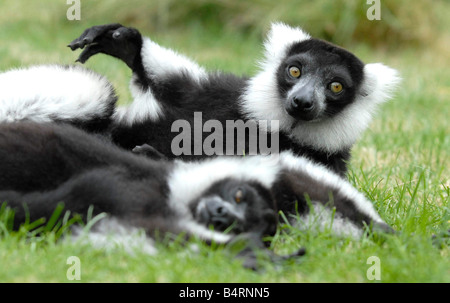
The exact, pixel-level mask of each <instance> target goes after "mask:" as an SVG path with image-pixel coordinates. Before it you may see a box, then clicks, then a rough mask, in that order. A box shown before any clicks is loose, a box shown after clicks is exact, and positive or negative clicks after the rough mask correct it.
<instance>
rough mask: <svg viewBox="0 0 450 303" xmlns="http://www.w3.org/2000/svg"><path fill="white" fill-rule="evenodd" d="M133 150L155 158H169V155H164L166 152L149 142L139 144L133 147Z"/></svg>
mask: <svg viewBox="0 0 450 303" xmlns="http://www.w3.org/2000/svg"><path fill="white" fill-rule="evenodd" d="M132 152H133V153H135V154H138V155H144V156H146V157H148V158H151V159H153V160H167V157H166V156H164V154H162V153H160V152H159V151H158V150H157V149H155V148H154V147H153V146H150V145H148V144H143V145H138V146H136V147H135V148H133V150H132Z"/></svg>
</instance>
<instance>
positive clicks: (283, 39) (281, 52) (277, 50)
mask: <svg viewBox="0 0 450 303" xmlns="http://www.w3.org/2000/svg"><path fill="white" fill-rule="evenodd" d="M309 38H311V37H310V35H308V34H307V33H305V32H304V31H303V30H302V29H301V28H299V27H290V26H288V25H286V24H284V23H281V22H276V23H272V25H271V28H270V31H269V33H268V34H267V39H266V41H265V42H264V47H265V49H266V60H267V61H273V60H278V59H281V58H283V57H284V56H285V54H286V51H287V49H288V47H289V46H291V45H292V44H293V43H296V42H301V41H304V40H307V39H309Z"/></svg>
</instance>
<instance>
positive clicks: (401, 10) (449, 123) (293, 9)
mask: <svg viewBox="0 0 450 303" xmlns="http://www.w3.org/2000/svg"><path fill="white" fill-rule="evenodd" d="M0 1H1V2H0V71H1V70H7V69H10V68H13V67H20V66H26V65H33V64H43V63H60V64H70V63H73V62H74V61H75V59H76V58H77V57H78V54H79V52H75V53H74V52H71V51H70V50H69V48H67V47H66V45H67V44H68V43H69V42H70V41H72V40H73V39H74V38H76V37H78V36H79V35H80V34H81V33H82V32H83V30H84V29H86V28H87V27H90V26H92V25H97V24H105V23H113V22H120V23H122V24H124V25H127V26H133V27H136V28H138V29H139V30H140V31H141V32H142V33H143V34H144V35H145V36H149V37H151V38H152V39H153V40H155V41H156V42H158V43H160V44H161V45H163V46H166V47H169V48H174V49H176V50H178V51H180V52H181V53H184V54H186V55H188V56H189V57H191V58H193V59H194V60H196V61H198V62H199V63H200V64H202V65H204V66H206V67H207V68H208V69H212V70H213V69H222V70H225V71H229V72H233V73H237V74H248V75H252V74H254V73H255V72H256V70H257V65H256V63H257V61H258V60H259V59H260V58H261V54H262V46H261V43H262V41H263V39H264V35H265V33H266V32H267V30H268V28H269V26H270V23H271V22H272V21H284V22H287V23H289V24H290V25H293V26H301V27H302V28H304V29H305V30H306V31H308V32H310V33H311V34H312V35H313V36H315V37H318V38H323V39H326V40H329V41H332V42H334V43H336V44H339V45H341V46H343V47H345V48H347V49H349V50H350V51H352V52H353V53H355V54H356V55H357V56H358V57H360V58H361V59H362V60H363V61H364V62H383V63H385V64H387V65H389V66H392V67H394V68H396V69H398V70H399V71H400V73H401V75H402V77H403V82H402V84H401V85H400V87H399V89H398V92H397V94H396V96H395V98H394V99H393V100H392V101H391V102H389V103H387V104H386V105H384V106H383V108H382V109H381V110H380V112H379V113H378V115H377V116H376V117H375V119H374V121H373V123H372V124H371V126H370V128H369V129H368V130H367V131H366V133H365V134H364V135H363V138H362V139H361V140H360V141H359V142H358V143H357V144H356V145H355V147H354V150H353V157H352V160H351V163H350V164H351V165H350V168H351V171H350V174H349V177H350V180H351V182H352V183H353V184H354V185H355V186H356V187H357V188H358V189H360V190H361V191H363V192H364V193H365V194H366V195H367V196H368V197H369V198H370V199H371V200H372V201H374V205H375V207H376V208H377V210H378V211H379V212H380V215H381V217H382V218H383V219H385V220H386V221H387V222H388V223H389V224H391V225H392V226H393V227H394V228H395V229H397V230H400V231H402V234H401V236H400V237H396V238H393V239H391V240H390V241H388V242H387V243H385V244H383V245H381V244H380V245H374V244H373V243H371V242H370V241H363V242H356V243H355V242H352V241H344V242H342V241H341V240H339V239H334V238H333V239H330V238H328V237H327V236H326V235H319V237H317V236H316V235H314V236H311V237H308V236H307V237H305V235H304V234H300V236H299V237H298V238H295V239H293V240H292V241H291V240H290V238H289V237H287V238H286V237H282V239H281V242H283V241H284V242H285V243H287V244H290V245H291V250H293V249H294V248H296V247H298V245H304V246H306V247H307V248H308V249H309V252H312V253H311V254H309V255H308V257H307V258H308V260H307V262H305V263H304V264H301V265H300V266H298V267H297V266H294V267H292V268H291V271H289V269H287V270H285V271H277V272H276V273H275V275H274V273H273V272H270V271H269V273H268V274H266V275H257V276H254V275H253V274H249V273H248V272H244V271H239V268H240V267H239V266H234V265H233V267H229V259H228V258H226V257H223V256H222V257H221V256H220V254H219V255H218V254H217V252H214V253H210V252H209V250H208V253H207V255H208V257H207V258H206V259H205V258H204V257H203V255H201V256H196V257H194V261H192V260H190V262H180V261H179V260H180V258H179V256H178V255H176V254H175V255H164V256H159V257H157V258H156V259H155V260H156V261H153V259H151V258H150V259H146V260H147V262H153V263H152V264H151V268H154V270H153V271H150V273H151V274H152V275H155V277H152V278H151V279H149V278H148V275H149V271H148V270H147V268H146V267H142V266H141V265H140V264H141V262H142V259H140V260H137V261H136V262H134V263H133V262H132V263H130V261H129V256H127V255H120V256H117V257H116V256H112V255H111V256H109V259H106V260H105V259H104V256H103V255H102V258H95V257H93V258H88V257H86V260H91V259H92V261H85V262H92V263H95V262H99V265H98V266H97V267H98V273H97V272H95V273H94V272H91V274H93V275H94V276H93V277H92V279H91V280H97V281H105V280H110V281H123V280H124V278H123V276H122V272H124V271H125V272H127V273H128V269H129V268H133V265H136V266H135V267H136V268H133V270H131V271H130V272H129V273H130V275H131V276H132V277H131V278H130V279H128V278H125V279H127V280H130V281H135V280H137V281H142V280H145V281H147V280H150V281H161V277H163V276H164V275H166V276H170V278H167V281H172V282H173V281H178V282H183V281H184V282H186V281H209V282H211V281H213V282H224V281H241V282H242V281H253V280H252V279H254V280H255V281H367V280H366V278H365V270H366V269H367V268H366V267H365V266H366V264H365V259H366V258H367V256H370V255H378V256H380V257H382V260H383V264H386V266H385V267H384V269H383V270H384V271H383V274H384V276H383V277H384V278H383V281H392V282H405V281H417V282H428V281H439V282H448V281H449V277H450V276H449V274H450V270H449V259H448V254H449V249H448V246H447V247H446V248H445V249H442V250H438V249H435V248H433V247H431V245H430V244H429V241H428V239H429V237H430V236H431V234H433V233H438V232H439V231H442V230H446V229H448V228H449V223H450V221H449V219H450V212H449V211H450V208H449V205H450V204H449V203H450V197H449V196H450V119H449V117H450V52H449V49H450V1H448V0H419V1H411V0H395V1H394V0H381V20H380V21H369V20H367V18H366V11H367V9H368V8H369V7H370V5H368V4H366V0H358V1H344V0H334V1H306V0H304V1H302V0H278V1H270V0H254V1H240V0H227V1H225V0H215V1H213V0H191V1H175V0H165V1H146V0H128V1H119V0H108V1H106V0H102V1H93V0H81V20H80V21H69V20H67V17H66V12H67V9H68V8H69V5H67V4H66V0H35V1H25V0H0ZM86 65H87V66H88V67H89V68H92V69H94V70H96V71H97V72H99V73H101V74H104V75H106V76H107V77H108V79H109V80H110V81H111V82H112V83H113V84H114V86H115V87H116V88H117V91H118V94H119V97H120V100H121V102H122V103H125V102H129V101H130V100H131V98H130V94H129V91H128V81H129V79H130V75H131V72H130V71H129V69H128V68H127V67H126V66H125V64H123V63H122V62H120V61H118V60H113V59H111V58H109V57H107V56H96V57H94V58H92V59H91V60H90V61H88V62H87V64H86ZM412 235H414V236H412ZM421 235H422V236H424V237H423V238H420V236H421ZM10 240H11V241H12V242H11V243H12V244H11V243H10V242H8V241H10ZM10 240H8V239H7V238H6V239H4V240H3V241H0V248H2V247H3V249H0V257H1V258H0V262H2V260H4V262H5V263H4V264H8V265H11V266H10V267H11V268H10V269H9V270H4V271H3V273H0V280H1V278H2V277H3V280H9V281H14V280H17V281H23V280H24V279H25V280H27V279H31V280H36V279H37V280H38V281H46V280H50V281H53V280H59V279H60V278H58V277H56V276H55V274H54V271H53V270H52V268H53V259H55V258H58V257H59V256H61V255H64V254H69V253H72V250H73V247H65V246H54V245H53V244H52V245H53V246H52V245H50V246H49V247H45V250H36V249H35V248H33V246H32V245H28V246H27V245H26V244H23V246H22V244H21V243H22V242H19V244H16V242H15V241H16V239H15V238H14V237H13V238H12V239H10ZM51 243H53V242H51ZM288 246H289V245H288ZM80 250H81V249H80ZM50 251H52V253H49V252H50ZM182 251H184V250H182ZM78 253H79V254H83V253H85V254H86V255H87V256H90V254H94V255H95V254H96V253H95V252H92V251H85V252H84V250H82V251H80V252H78ZM184 253H185V252H182V253H180V254H184ZM18 255H19V256H23V258H21V257H19V258H18V257H17V256H18ZM183 258H184V257H183V256H182V257H181V259H183ZM208 258H209V259H208ZM211 258H213V259H211ZM22 259H30V260H34V261H36V262H31V263H30V266H31V265H32V266H33V268H34V267H36V266H37V268H38V270H36V269H31V268H27V267H26V266H27V264H25V263H23V262H22ZM8 260H9V261H8ZM108 260H111V264H121V266H122V267H123V268H120V269H119V270H117V268H115V269H114V270H113V271H110V270H109V267H114V266H113V265H110V264H106V265H105V262H107V261H108ZM208 260H209V261H208ZM337 260H340V261H338V262H337ZM197 261H198V263H195V262H197ZM102 262H103V263H102ZM192 262H194V263H192ZM205 262H206V263H205ZM208 262H209V263H208ZM180 263H183V264H180ZM191 263H192V264H191ZM4 264H3V265H4ZM35 264H37V265H36V266H35ZM58 264H60V265H61V264H62V265H61V266H62V267H63V266H64V265H65V263H64V262H62V263H58ZM203 264H207V265H205V266H202V265H203ZM214 264H217V265H214ZM361 264H363V265H361ZM3 265H2V264H0V267H1V268H3ZM92 266H94V265H92ZM101 266H104V267H105V268H104V269H103V271H102V270H101V269H100V268H103V267H101ZM130 266H131V267H130ZM149 266H150V265H149ZM331 268H332V269H333V270H329V269H331ZM139 269H140V270H141V271H143V272H142V274H137V276H136V274H135V272H136V271H134V270H137V271H139ZM58 272H61V273H63V272H65V271H64V268H62V269H60V270H59V271H58ZM112 273H113V274H112ZM162 273H165V274H163V275H162ZM2 274H3V276H2ZM102 274H105V276H102ZM43 275H44V276H45V277H46V278H43V277H44V276H43ZM161 275H162V276H161ZM36 277H38V278H36ZM61 279H62V280H64V279H65V276H64V275H63V276H62V278H61ZM163 280H164V279H163Z"/></svg>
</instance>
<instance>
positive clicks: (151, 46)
mask: <svg viewBox="0 0 450 303" xmlns="http://www.w3.org/2000/svg"><path fill="white" fill-rule="evenodd" d="M68 46H69V47H70V48H71V49H72V50H76V49H84V50H83V52H82V53H81V54H80V56H79V58H78V60H77V61H79V62H81V63H85V62H86V61H87V60H88V59H89V58H90V57H91V56H93V55H95V54H98V53H103V54H107V55H110V56H113V57H116V58H119V59H120V60H122V61H124V62H125V63H126V64H127V65H128V66H129V67H130V68H131V69H132V70H133V72H134V73H135V74H136V75H137V76H138V78H139V82H140V85H144V87H143V89H144V90H146V89H148V85H150V86H152V87H151V88H152V89H155V88H156V87H155V86H164V81H165V80H167V78H170V77H171V76H176V75H183V76H186V77H187V78H188V79H189V80H193V81H195V82H198V81H199V80H201V79H202V78H205V77H207V73H206V72H205V70H204V69H203V68H202V67H200V66H199V65H198V64H197V63H195V62H193V61H192V60H190V59H189V58H187V57H185V56H183V55H180V54H178V53H176V52H175V51H173V50H170V49H167V48H164V47H161V46H160V45H158V44H157V43H155V42H153V41H152V40H151V39H149V38H145V37H142V36H141V34H140V33H139V31H138V30H137V29H134V28H129V27H124V26H122V25H121V24H117V23H115V24H107V25H97V26H93V27H90V28H88V29H86V30H85V31H84V32H83V34H81V36H80V37H78V38H77V39H75V40H73V41H72V42H71V43H70V44H69V45H68ZM145 84H148V85H145Z"/></svg>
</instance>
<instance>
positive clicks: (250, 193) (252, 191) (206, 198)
mask: <svg viewBox="0 0 450 303" xmlns="http://www.w3.org/2000/svg"><path fill="white" fill-rule="evenodd" d="M190 209H191V212H192V215H193V217H194V218H195V220H196V221H197V222H199V223H201V224H203V225H205V226H207V227H210V228H213V229H214V230H215V231H227V230H228V231H229V232H231V233H234V234H239V233H242V232H258V233H260V234H262V235H269V236H271V235H273V234H275V231H276V226H277V222H278V221H277V214H276V212H275V204H274V200H273V198H272V196H271V193H270V191H269V190H267V189H266V188H265V187H264V186H262V185H261V184H259V183H258V182H250V181H242V180H237V179H233V178H227V179H224V180H221V181H218V182H216V183H214V184H213V185H212V186H211V187H210V188H209V189H208V190H207V191H206V192H204V193H203V194H202V195H201V197H200V198H199V199H197V200H195V201H193V202H192V203H190Z"/></svg>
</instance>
